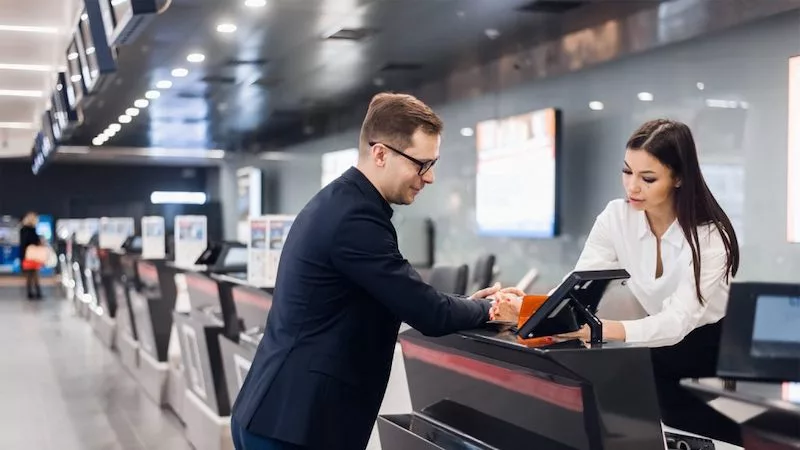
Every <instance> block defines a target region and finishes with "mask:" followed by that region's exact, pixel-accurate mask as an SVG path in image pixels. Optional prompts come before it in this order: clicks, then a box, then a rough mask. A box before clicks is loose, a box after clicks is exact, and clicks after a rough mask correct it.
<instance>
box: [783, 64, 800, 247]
mask: <svg viewBox="0 0 800 450" xmlns="http://www.w3.org/2000/svg"><path fill="white" fill-rule="evenodd" d="M798 120H800V56H795V57H794V58H790V59H789V123H788V125H789V155H788V161H787V164H788V167H789V177H788V179H787V180H788V192H787V198H788V200H789V201H788V203H789V204H788V208H787V213H788V214H787V217H788V226H787V233H786V234H787V238H788V239H789V242H800V169H798V166H800V129H798V127H797V123H798Z"/></svg>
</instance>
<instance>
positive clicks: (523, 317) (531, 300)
mask: <svg viewBox="0 0 800 450" xmlns="http://www.w3.org/2000/svg"><path fill="white" fill-rule="evenodd" d="M547 298H548V296H547V295H526V296H525V297H522V306H521V307H520V308H519V318H518V319H517V328H522V326H523V325H525V322H527V321H528V319H530V318H531V316H532V315H533V313H535V312H536V310H538V309H539V307H541V306H542V304H543V303H544V302H545V300H547ZM517 341H519V343H520V344H524V345H527V346H528V347H539V346H542V345H548V344H552V343H553V342H555V338H554V337H552V336H544V337H535V338H530V339H522V338H521V337H519V336H517Z"/></svg>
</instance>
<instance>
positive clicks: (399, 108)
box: [231, 94, 521, 450]
mask: <svg viewBox="0 0 800 450" xmlns="http://www.w3.org/2000/svg"><path fill="white" fill-rule="evenodd" d="M441 130H442V122H441V120H440V119H439V117H438V116H436V114H435V113H434V112H433V111H432V110H431V109H430V108H429V107H428V106H427V105H425V104H424V103H422V102H421V101H419V100H417V99H416V98H414V97H412V96H408V95H398V94H379V95H377V96H375V98H373V100H372V102H371V103H370V106H369V110H368V111H367V115H366V118H365V120H364V123H363V125H362V128H361V136H360V142H359V160H358V166H357V167H354V168H350V169H349V170H348V171H347V172H345V173H344V175H342V176H341V177H340V178H339V179H337V180H335V181H333V182H332V183H331V184H329V185H328V186H327V187H325V188H324V189H322V190H321V191H320V192H319V193H318V194H317V195H316V196H314V198H312V199H311V201H309V203H308V204H307V205H306V206H305V208H303V210H302V211H301V212H300V213H299V214H298V215H297V217H296V219H295V221H294V223H293V225H292V228H291V231H290V232H289V235H288V237H287V239H286V243H285V245H284V247H283V253H282V256H281V260H280V264H279V268H278V275H277V283H276V286H275V293H274V298H273V304H272V305H273V306H272V310H271V311H270V314H269V318H268V319H267V324H266V330H265V334H264V337H263V339H262V340H261V343H260V345H259V347H258V351H257V353H256V357H255V360H254V361H253V364H252V367H251V368H250V372H249V373H248V375H247V378H246V379H245V381H244V385H243V386H242V389H241V391H240V392H239V396H238V398H237V399H236V402H235V404H234V407H233V418H232V421H231V433H232V435H233V439H234V443H235V445H236V448H237V449H238V450H256V449H298V448H299V449H309V450H318V449H319V450H322V449H324V450H337V449H342V450H359V449H363V448H365V447H366V445H367V441H368V439H369V436H370V432H371V431H372V427H373V424H374V422H375V419H376V417H377V414H378V409H379V407H380V404H381V401H382V399H383V395H384V392H385V390H386V384H387V382H388V379H389V372H390V369H391V364H392V355H393V353H394V347H395V343H396V341H397V333H398V329H399V327H400V323H401V321H405V322H406V323H408V324H409V325H411V326H412V327H414V328H416V329H417V330H419V331H421V332H422V333H424V334H427V335H444V334H448V333H452V332H455V331H458V330H462V329H469V328H476V327H478V326H480V325H481V324H483V323H485V322H486V321H487V320H489V318H490V317H489V316H490V312H489V311H490V307H491V303H490V301H488V300H486V299H485V298H486V297H488V296H490V295H494V294H497V295H502V292H512V291H513V292H514V293H516V294H521V293H519V292H516V291H515V290H513V289H509V290H504V291H502V292H501V293H499V294H498V291H499V285H495V286H493V287H492V288H488V289H484V290H481V291H479V292H477V293H475V294H473V296H472V297H471V298H469V299H467V298H463V297H459V296H454V295H448V294H443V293H439V292H437V291H436V290H435V289H433V288H432V287H431V286H429V285H427V284H426V283H424V282H423V281H422V280H421V279H420V277H419V275H418V274H417V273H416V271H414V269H413V268H412V267H411V265H409V263H408V261H406V260H405V259H404V258H403V256H402V255H401V254H400V251H399V250H398V247H397V235H396V232H395V229H394V226H393V225H392V222H391V221H390V219H391V217H392V208H391V206H390V205H391V204H401V205H408V204H410V203H412V202H413V201H414V198H415V197H416V196H417V195H418V194H419V193H420V191H422V189H423V188H424V187H425V186H426V185H428V184H431V183H433V181H434V171H433V165H434V163H436V161H437V160H438V158H439V143H440V134H441Z"/></svg>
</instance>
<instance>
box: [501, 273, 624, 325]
mask: <svg viewBox="0 0 800 450" xmlns="http://www.w3.org/2000/svg"><path fill="white" fill-rule="evenodd" d="M628 278H630V274H629V273H628V272H627V271H626V270H624V269H610V270H583V271H575V272H572V273H570V274H569V276H567V278H566V279H565V280H564V281H563V282H562V283H561V285H560V286H559V287H558V288H556V290H555V291H553V293H552V294H550V296H548V297H547V300H545V301H544V303H542V305H541V306H540V307H539V308H538V309H537V310H536V312H534V313H533V314H532V315H531V317H530V318H528V320H527V321H526V322H525V323H524V324H523V325H522V326H521V327H520V328H519V331H517V335H518V336H520V337H521V338H523V339H528V338H531V337H539V336H547V335H550V334H554V333H553V332H551V331H552V330H547V331H544V330H543V329H544V328H545V327H543V324H544V323H545V321H546V320H547V319H549V318H550V316H551V315H552V314H553V312H554V311H556V310H557V309H558V311H557V313H558V314H559V315H560V314H562V313H564V312H565V311H567V312H569V311H570V310H569V309H567V308H569V306H568V303H570V302H572V301H573V296H572V295H570V294H571V293H572V292H573V290H574V289H575V287H576V286H578V285H581V284H583V283H586V282H592V283H600V289H599V294H598V295H594V296H592V297H591V298H586V297H583V298H581V299H578V298H575V300H578V301H580V302H581V304H583V305H584V306H585V307H586V308H587V309H588V310H589V311H591V312H592V313H596V312H597V306H598V305H599V304H600V299H601V298H602V295H603V292H604V291H605V289H606V288H607V287H608V283H610V282H611V281H614V280H623V279H628ZM587 287H588V285H587ZM572 315H573V316H574V325H576V326H577V327H578V328H579V327H580V326H581V325H583V324H584V323H586V320H585V318H584V317H583V316H581V315H580V314H572ZM578 328H574V329H564V330H559V332H560V333H568V332H571V331H576V330H577V329H578ZM537 329H538V330H537Z"/></svg>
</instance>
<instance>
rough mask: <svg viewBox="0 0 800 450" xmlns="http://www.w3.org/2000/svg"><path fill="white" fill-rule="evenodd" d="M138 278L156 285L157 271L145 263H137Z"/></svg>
mask: <svg viewBox="0 0 800 450" xmlns="http://www.w3.org/2000/svg"><path fill="white" fill-rule="evenodd" d="M139 278H141V279H142V281H144V279H145V278H146V279H147V281H151V282H153V283H158V270H157V269H156V266H154V265H153V264H150V263H146V262H142V261H140V262H139Z"/></svg>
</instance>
